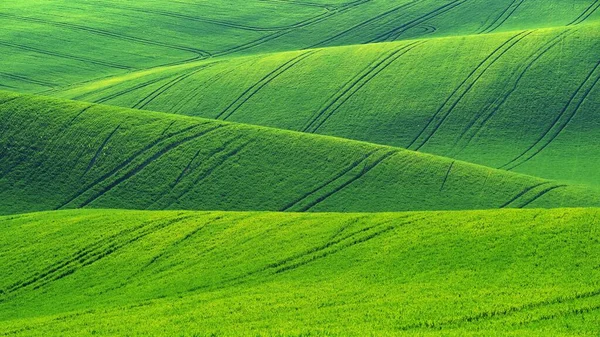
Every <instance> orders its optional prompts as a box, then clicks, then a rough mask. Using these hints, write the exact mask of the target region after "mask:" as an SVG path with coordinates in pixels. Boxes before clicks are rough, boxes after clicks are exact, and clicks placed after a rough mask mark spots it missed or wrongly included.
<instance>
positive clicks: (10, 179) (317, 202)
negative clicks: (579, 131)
mask: <svg viewBox="0 0 600 337" xmlns="http://www.w3.org/2000/svg"><path fill="white" fill-rule="evenodd" d="M2 102H3V103H2ZM0 120H1V121H2V125H3V131H2V133H1V134H0V148H1V151H2V155H1V156H0V167H1V168H2V174H1V176H0V210H1V212H2V213H4V214H6V213H21V212H27V211H38V210H51V209H65V208H84V207H92V208H125V209H193V210H215V209H219V210H265V211H316V212H323V211H354V212H372V211H402V210H434V209H482V208H484V209H485V208H499V207H502V208H503V207H509V208H522V207H566V206H579V207H583V206H596V205H600V193H598V192H597V191H596V190H593V189H586V188H584V187H578V186H571V185H565V184H561V183H557V182H553V181H548V180H542V179H539V178H535V177H530V176H525V175H520V174H515V173H511V172H506V171H501V170H494V169H490V168H486V167H482V166H477V165H473V164H468V163H465V162H460V161H454V160H451V159H448V158H442V157H436V156H432V155H427V154H421V153H417V152H412V151H407V150H404V149H399V148H392V147H386V146H378V145H373V144H368V143H362V142H356V141H350V140H345V139H339V138H332V137H324V136H318V135H308V134H303V133H297V132H290V131H282V130H277V129H269V128H264V127H255V126H247V125H243V124H235V123H225V122H220V121H214V120H207V119H200V118H194V117H185V116H177V115H170V114H164V113H151V112H147V111H136V110H127V109H122V108H114V107H108V106H102V105H93V104H88V103H80V102H74V101H65V100H57V99H51V98H44V97H36V96H28V95H15V94H10V93H2V94H0Z"/></svg>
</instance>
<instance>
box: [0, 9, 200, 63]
mask: <svg viewBox="0 0 600 337" xmlns="http://www.w3.org/2000/svg"><path fill="white" fill-rule="evenodd" d="M0 17H4V18H9V19H16V20H20V21H25V22H34V23H39V24H45V25H50V26H55V27H61V28H68V29H74V30H79V31H85V32H88V33H92V34H96V35H101V36H108V37H113V38H116V39H120V40H125V41H130V42H136V43H141V44H146V45H153V46H159V47H165V48H170V49H175V50H181V51H187V52H191V53H195V54H198V55H200V56H202V57H210V56H211V54H210V53H209V52H207V51H204V50H201V49H196V48H191V47H186V46H180V45H173V44H169V43H164V42H158V41H153V40H148V39H143V38H139V37H134V36H129V35H124V34H119V33H115V32H110V31H106V30H102V29H98V28H92V27H88V26H83V25H78V24H74V23H67V22H58V21H51V20H44V19H40V18H32V17H27V16H19V15H14V14H6V13H0Z"/></svg>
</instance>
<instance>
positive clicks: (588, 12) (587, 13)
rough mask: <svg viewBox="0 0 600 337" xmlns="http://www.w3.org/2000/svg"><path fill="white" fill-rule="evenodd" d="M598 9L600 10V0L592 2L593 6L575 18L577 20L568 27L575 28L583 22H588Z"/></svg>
mask: <svg viewBox="0 0 600 337" xmlns="http://www.w3.org/2000/svg"><path fill="white" fill-rule="evenodd" d="M598 8H600V0H596V1H594V2H592V4H591V5H590V6H589V7H588V8H586V9H585V11H583V13H581V14H580V15H579V16H578V17H577V18H575V20H573V21H571V22H569V23H568V24H567V26H573V25H578V24H580V23H582V22H583V21H585V20H587V19H588V18H589V17H590V16H592V14H594V13H595V12H596V11H597V10H598Z"/></svg>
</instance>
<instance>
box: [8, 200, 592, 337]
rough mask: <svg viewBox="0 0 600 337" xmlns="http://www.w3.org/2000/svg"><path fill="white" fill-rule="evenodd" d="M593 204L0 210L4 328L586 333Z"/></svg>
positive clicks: (18, 331) (21, 331) (43, 331)
mask: <svg viewBox="0 0 600 337" xmlns="http://www.w3.org/2000/svg"><path fill="white" fill-rule="evenodd" d="M599 216H600V213H599V211H598V210H594V209H587V210H586V209H556V210H523V211H518V210H497V211H463V212H411V213H382V214H299V213H226V212H203V213H197V212H181V211H169V212H164V211H163V212H143V211H118V210H115V211H102V210H76V211H61V212H48V213H38V214H25V215H15V216H10V217H1V218H0V235H1V236H2V237H3V245H2V247H1V248H0V265H2V266H3V272H2V273H1V274H0V289H2V295H0V296H1V297H0V299H1V301H0V333H3V334H6V335H24V336H25V335H27V336H29V335H31V336H37V335H40V336H42V335H63V336H67V335H69V336H70V335H73V336H81V335H91V334H96V335H131V336H134V335H180V336H208V335H211V334H213V335H218V336H240V335H248V336H257V335H264V336H267V335H268V336H273V335H281V336H300V335H302V336H308V335H319V336H321V335H330V336H365V335H390V336H391V335H418V336H430V335H431V336H434V335H435V336H437V335H443V336H448V335H451V336H471V335H472V336H481V335H485V336H504V335H511V336H515V335H516V336H548V335H552V336H567V335H568V336H593V335H594V331H596V328H597V326H598V324H599V323H600V315H599V314H598V308H599V307H600V302H599V300H600V299H599V297H598V294H599V293H600V291H599V290H598V289H600V288H599V287H600V285H599V284H598V279H599V277H600V274H599V273H600V271H599V269H598V265H600V258H599V256H600V236H599V233H600V232H599V231H598V226H599V225H600V223H599V220H598V217H599Z"/></svg>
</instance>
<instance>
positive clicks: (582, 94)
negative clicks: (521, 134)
mask: <svg viewBox="0 0 600 337" xmlns="http://www.w3.org/2000/svg"><path fill="white" fill-rule="evenodd" d="M599 81H600V61H599V62H598V63H596V65H595V66H594V68H593V69H592V71H591V72H590V73H589V74H588V75H587V76H586V78H585V80H584V81H583V82H582V83H581V85H580V86H579V87H578V88H577V90H576V91H575V92H574V93H573V94H572V95H571V98H570V99H569V101H568V102H567V104H566V105H565V107H564V108H563V109H562V110H561V111H560V112H559V114H558V115H557V116H556V118H555V119H554V120H553V121H552V124H551V125H550V126H549V127H548V128H547V129H546V131H544V132H543V133H542V135H541V136H540V137H539V138H538V139H537V140H536V141H535V142H534V143H533V144H531V145H530V146H529V147H528V148H527V149H526V150H525V151H523V152H522V153H521V154H519V155H518V156H516V157H515V158H513V159H512V160H510V161H509V162H508V163H506V164H504V165H502V166H500V167H499V168H501V169H506V170H512V169H514V168H516V167H518V166H520V165H523V164H524V163H526V162H528V161H529V160H530V159H531V158H533V157H535V156H537V155H538V154H539V153H540V152H542V151H543V150H544V149H545V148H546V147H547V146H548V145H550V143H552V141H554V139H556V137H558V136H559V135H560V134H561V133H562V132H563V130H564V129H565V128H566V127H567V125H569V123H570V122H571V120H572V119H573V117H575V115H576V114H577V112H578V111H579V108H581V105H582V104H583V102H584V101H585V100H586V99H587V97H588V96H589V94H590V92H591V91H592V89H594V87H595V86H596V84H598V82H599Z"/></svg>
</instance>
